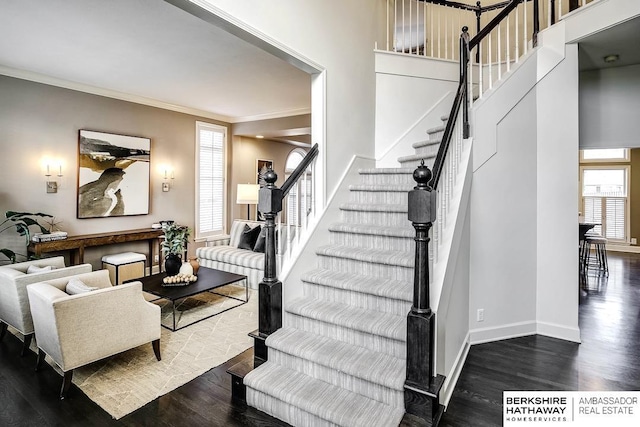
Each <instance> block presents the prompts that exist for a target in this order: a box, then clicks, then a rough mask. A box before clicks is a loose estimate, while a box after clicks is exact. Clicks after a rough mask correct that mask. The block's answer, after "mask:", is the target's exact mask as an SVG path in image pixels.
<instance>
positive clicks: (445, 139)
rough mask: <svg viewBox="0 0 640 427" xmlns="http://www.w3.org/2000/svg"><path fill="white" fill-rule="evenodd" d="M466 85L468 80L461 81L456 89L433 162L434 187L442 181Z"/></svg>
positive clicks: (432, 179)
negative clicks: (441, 176) (445, 161)
mask: <svg viewBox="0 0 640 427" xmlns="http://www.w3.org/2000/svg"><path fill="white" fill-rule="evenodd" d="M466 87H467V83H466V82H460V84H459V85H458V90H457V91H456V97H455V98H454V99H453V106H452V107H451V112H450V113H449V120H447V124H446V126H445V128H444V133H443V134H442V141H441V142H440V148H439V149H438V154H436V159H435V161H434V162H433V178H431V187H433V188H438V182H440V175H442V165H443V163H444V160H445V156H446V155H447V152H448V150H449V144H451V137H452V136H453V127H454V126H455V124H456V118H457V117H458V113H459V112H460V106H461V105H462V100H463V99H464V93H465V91H466Z"/></svg>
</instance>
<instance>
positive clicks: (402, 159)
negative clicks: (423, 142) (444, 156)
mask: <svg viewBox="0 0 640 427" xmlns="http://www.w3.org/2000/svg"><path fill="white" fill-rule="evenodd" d="M435 158H436V155H435V154H411V155H409V156H403V157H399V158H398V162H400V163H402V162H411V161H414V160H425V161H426V160H427V159H435ZM414 170H415V169H414Z"/></svg>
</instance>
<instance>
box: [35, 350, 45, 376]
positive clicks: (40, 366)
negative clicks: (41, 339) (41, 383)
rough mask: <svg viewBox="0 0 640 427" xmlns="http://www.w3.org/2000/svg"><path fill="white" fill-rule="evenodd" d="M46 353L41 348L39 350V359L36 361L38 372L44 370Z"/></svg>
mask: <svg viewBox="0 0 640 427" xmlns="http://www.w3.org/2000/svg"><path fill="white" fill-rule="evenodd" d="M44 357H45V353H44V351H42V349H41V348H39V349H38V358H37V359H36V372H38V371H39V370H40V368H42V362H44Z"/></svg>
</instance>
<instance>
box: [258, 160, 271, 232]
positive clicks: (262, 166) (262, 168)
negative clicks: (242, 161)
mask: <svg viewBox="0 0 640 427" xmlns="http://www.w3.org/2000/svg"><path fill="white" fill-rule="evenodd" d="M269 169H273V160H265V159H256V184H258V185H260V188H262V187H264V186H266V185H267V182H266V181H265V180H264V174H265V173H266V172H267V170H269ZM256 220H257V221H264V217H263V216H262V212H260V211H259V210H258V206H257V205H256Z"/></svg>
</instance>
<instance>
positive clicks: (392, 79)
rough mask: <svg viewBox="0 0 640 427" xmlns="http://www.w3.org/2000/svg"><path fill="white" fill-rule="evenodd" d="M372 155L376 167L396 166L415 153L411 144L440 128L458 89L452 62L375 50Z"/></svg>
mask: <svg viewBox="0 0 640 427" xmlns="http://www.w3.org/2000/svg"><path fill="white" fill-rule="evenodd" d="M375 55H376V129H375V157H376V159H377V165H378V166H379V167H398V162H397V159H398V157H400V156H407V155H411V154H415V150H414V149H413V148H412V147H411V144H413V143H414V142H419V141H425V140H427V139H428V136H427V133H426V132H427V129H430V128H433V127H436V126H442V123H443V122H442V120H441V117H442V116H443V115H446V116H448V115H449V111H450V110H451V104H452V102H453V98H454V96H455V91H456V89H457V87H458V79H459V65H458V64H457V63H456V62H453V61H445V60H439V59H431V58H422V57H417V56H414V55H401V54H396V53H392V52H382V51H376V54H375Z"/></svg>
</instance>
